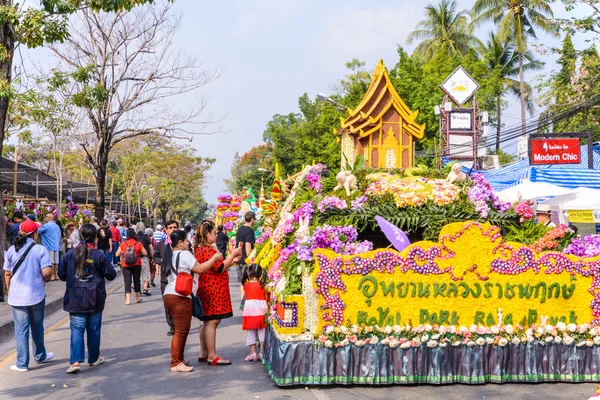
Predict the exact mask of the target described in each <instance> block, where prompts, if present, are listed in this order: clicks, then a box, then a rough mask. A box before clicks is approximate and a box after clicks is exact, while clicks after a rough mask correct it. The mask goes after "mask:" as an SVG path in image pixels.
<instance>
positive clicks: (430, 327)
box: [425, 324, 433, 332]
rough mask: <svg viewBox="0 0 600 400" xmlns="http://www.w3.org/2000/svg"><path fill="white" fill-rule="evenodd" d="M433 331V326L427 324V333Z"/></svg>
mask: <svg viewBox="0 0 600 400" xmlns="http://www.w3.org/2000/svg"><path fill="white" fill-rule="evenodd" d="M432 329H433V326H431V325H429V324H426V325H425V332H431V330H432Z"/></svg>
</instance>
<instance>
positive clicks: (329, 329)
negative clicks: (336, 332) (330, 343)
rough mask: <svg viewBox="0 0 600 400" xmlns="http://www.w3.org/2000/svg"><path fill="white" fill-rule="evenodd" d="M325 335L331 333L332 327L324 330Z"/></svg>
mask: <svg viewBox="0 0 600 400" xmlns="http://www.w3.org/2000/svg"><path fill="white" fill-rule="evenodd" d="M325 333H333V326H332V325H329V326H328V327H327V329H325Z"/></svg>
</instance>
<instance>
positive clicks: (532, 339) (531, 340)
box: [527, 336, 535, 343]
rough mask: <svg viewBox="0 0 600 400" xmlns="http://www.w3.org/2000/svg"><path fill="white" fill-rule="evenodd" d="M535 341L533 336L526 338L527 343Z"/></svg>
mask: <svg viewBox="0 0 600 400" xmlns="http://www.w3.org/2000/svg"><path fill="white" fill-rule="evenodd" d="M534 340H535V338H534V337H533V336H527V343H531V342H533V341H534Z"/></svg>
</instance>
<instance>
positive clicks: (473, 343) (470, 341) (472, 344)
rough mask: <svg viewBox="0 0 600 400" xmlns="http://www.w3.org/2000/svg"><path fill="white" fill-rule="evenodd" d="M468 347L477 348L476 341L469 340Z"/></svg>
mask: <svg viewBox="0 0 600 400" xmlns="http://www.w3.org/2000/svg"><path fill="white" fill-rule="evenodd" d="M467 346H469V347H473V346H475V342H474V341H472V340H469V341H468V342H467Z"/></svg>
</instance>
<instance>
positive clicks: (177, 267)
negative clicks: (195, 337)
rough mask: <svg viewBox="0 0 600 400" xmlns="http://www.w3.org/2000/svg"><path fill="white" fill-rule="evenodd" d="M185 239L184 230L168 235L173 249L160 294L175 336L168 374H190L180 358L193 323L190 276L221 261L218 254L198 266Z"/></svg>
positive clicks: (191, 277) (188, 368) (186, 238)
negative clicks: (169, 268)
mask: <svg viewBox="0 0 600 400" xmlns="http://www.w3.org/2000/svg"><path fill="white" fill-rule="evenodd" d="M188 244H189V242H188V237H187V234H186V233H185V232H184V231H180V230H177V231H174V232H173V233H171V246H172V247H173V264H172V266H171V271H169V273H168V274H167V281H168V284H167V287H166V288H165V292H164V295H163V301H164V303H165V308H166V309H167V310H168V311H169V314H171V316H172V317H173V324H174V325H175V334H174V335H173V338H172V339H171V371H173V372H192V371H193V370H194V367H191V366H189V365H187V364H189V362H187V361H186V360H185V359H184V357H183V352H184V349H185V343H186V341H187V337H188V334H189V333H190V326H191V324H192V297H191V294H192V285H193V273H197V274H201V273H203V272H205V271H207V270H208V269H210V267H212V266H213V264H215V263H216V262H218V261H220V260H222V259H223V255H222V254H221V253H217V254H215V255H214V257H212V258H210V259H209V260H208V261H207V262H205V263H202V264H200V263H198V262H197V261H196V258H195V257H194V255H193V254H192V253H191V252H190V251H189V248H188Z"/></svg>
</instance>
